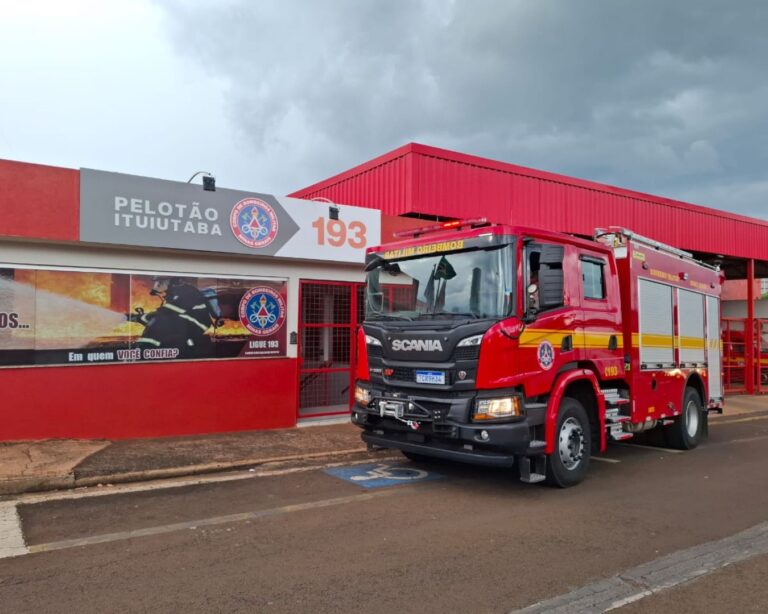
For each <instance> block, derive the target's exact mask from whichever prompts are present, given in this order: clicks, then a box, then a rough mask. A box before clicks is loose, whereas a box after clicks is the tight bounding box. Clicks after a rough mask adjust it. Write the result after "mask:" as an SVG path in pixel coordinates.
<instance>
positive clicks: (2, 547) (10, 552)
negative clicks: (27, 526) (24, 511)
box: [0, 501, 29, 559]
mask: <svg viewBox="0 0 768 614" xmlns="http://www.w3.org/2000/svg"><path fill="white" fill-rule="evenodd" d="M28 552H29V551H28V550H27V545H26V544H25V543H24V535H23V534H22V531H21V520H20V519H19V512H18V511H17V510H16V503H14V502H12V501H10V502H2V503H0V559H4V558H8V557H11V556H19V555H21V554H27V553H28Z"/></svg>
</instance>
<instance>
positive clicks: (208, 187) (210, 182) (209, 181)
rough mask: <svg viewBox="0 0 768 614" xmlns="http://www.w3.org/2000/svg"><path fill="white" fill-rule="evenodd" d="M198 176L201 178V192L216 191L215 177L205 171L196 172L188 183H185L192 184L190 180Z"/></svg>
mask: <svg viewBox="0 0 768 614" xmlns="http://www.w3.org/2000/svg"><path fill="white" fill-rule="evenodd" d="M198 175H202V176H203V190H205V191H206V192H215V191H216V177H214V176H213V174H212V173H209V172H207V171H197V172H196V173H195V174H194V175H192V176H191V177H190V178H189V181H187V183H192V180H193V179H194V178H195V177H197V176H198Z"/></svg>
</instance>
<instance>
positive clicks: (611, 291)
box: [352, 220, 723, 487]
mask: <svg viewBox="0 0 768 614" xmlns="http://www.w3.org/2000/svg"><path fill="white" fill-rule="evenodd" d="M366 270H367V287H366V298H365V302H366V312H365V321H364V323H363V325H362V326H361V327H360V329H359V331H358V367H357V374H356V377H357V381H356V386H355V404H354V406H353V409H352V421H353V423H355V424H356V425H358V426H359V427H360V428H361V429H362V438H363V440H364V441H365V442H367V443H368V445H369V446H372V447H383V448H395V449H399V450H402V452H403V454H405V456H407V457H408V458H410V459H412V460H416V461H421V460H425V459H428V458H430V457H432V458H442V459H451V460H457V461H464V462H469V463H476V464H484V465H496V466H503V467H507V466H508V467H512V466H515V465H516V466H517V467H518V468H519V473H520V477H521V479H522V480H523V481H525V482H539V481H544V480H546V481H547V482H548V483H549V484H551V485H554V486H559V487H566V486H571V485H574V484H577V483H578V482H580V481H581V480H582V479H584V477H585V474H586V472H587V470H588V468H589V462H590V456H591V455H595V454H599V453H602V452H604V451H605V449H606V444H607V442H608V440H614V441H621V440H625V439H629V438H631V437H633V435H635V434H637V433H640V432H642V431H646V430H650V429H654V428H655V429H660V430H662V431H663V435H664V437H665V440H666V445H669V446H673V447H676V448H682V449H689V448H693V447H695V446H697V445H698V444H699V443H700V442H701V441H702V439H703V438H704V437H705V436H706V433H707V416H708V412H709V411H722V402H723V391H722V382H721V345H720V309H719V307H720V305H719V296H720V290H721V285H722V276H721V274H720V272H719V270H718V269H717V268H716V267H713V266H710V265H707V264H705V263H702V262H698V261H696V260H694V259H693V257H692V256H691V254H688V253H687V252H684V251H682V250H678V249H676V248H673V247H670V246H666V245H663V244H661V243H658V242H655V241H653V240H651V239H647V238H644V237H641V236H639V235H636V234H634V233H632V232H630V231H627V230H624V229H621V228H608V229H605V230H598V231H596V233H595V238H594V240H586V239H582V238H578V237H574V236H570V235H565V234H558V233H552V232H547V231H542V230H535V229H530V228H519V227H514V226H507V225H488V224H486V223H485V220H468V221H466V222H448V223H446V224H437V225H434V226H430V227H427V228H423V229H418V230H415V231H411V236H409V237H408V238H407V239H405V240H403V241H399V242H396V243H392V244H389V245H384V246H381V247H377V248H372V249H369V250H368V253H367V256H366Z"/></svg>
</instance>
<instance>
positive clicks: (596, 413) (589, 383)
mask: <svg viewBox="0 0 768 614" xmlns="http://www.w3.org/2000/svg"><path fill="white" fill-rule="evenodd" d="M563 397H570V398H574V399H576V400H577V401H579V402H580V403H581V404H582V405H583V406H584V409H585V410H586V412H587V416H588V417H589V422H590V427H591V430H592V434H593V437H592V441H593V442H594V443H596V442H598V441H599V442H600V443H599V446H600V448H599V449H600V451H603V450H605V445H606V440H605V397H604V396H603V394H602V392H601V391H600V384H599V382H598V380H597V376H596V375H595V374H594V372H593V371H590V370H589V369H574V370H573V371H568V372H566V373H563V374H561V375H560V376H559V377H558V379H557V380H556V381H555V385H554V388H553V391H552V395H551V396H550V397H549V403H548V404H547V417H546V422H545V425H544V436H545V437H544V439H545V442H546V447H545V448H544V451H545V452H546V453H547V454H552V453H553V452H554V451H555V427H556V425H557V415H558V411H559V408H560V401H561V400H562V398H563ZM594 435H598V437H595V436H594ZM594 443H593V445H594Z"/></svg>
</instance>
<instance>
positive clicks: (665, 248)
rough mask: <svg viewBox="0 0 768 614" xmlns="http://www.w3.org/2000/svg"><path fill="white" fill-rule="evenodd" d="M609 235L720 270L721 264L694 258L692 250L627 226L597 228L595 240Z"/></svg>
mask: <svg viewBox="0 0 768 614" xmlns="http://www.w3.org/2000/svg"><path fill="white" fill-rule="evenodd" d="M609 235H621V236H622V237H626V238H627V239H630V240H631V241H634V242H636V243H641V244H643V245H646V246H648V247H652V248H654V249H657V250H659V251H661V252H667V253H668V254H672V255H673V256H679V257H680V258H684V259H686V260H691V261H693V262H695V263H696V264H699V265H701V266H703V267H706V268H708V269H712V270H713V271H719V270H720V267H719V266H715V265H712V264H708V263H706V262H702V261H701V260H697V259H696V258H694V256H693V254H692V253H691V252H686V251H685V250H682V249H678V248H677V247H672V246H671V245H667V244H666V243H661V242H660V241H656V240H655V239H649V238H648V237H644V236H643V235H639V234H637V233H636V232H632V231H631V230H627V229H626V228H622V227H621V226H609V227H608V228H596V229H595V240H597V239H600V238H601V237H605V236H609Z"/></svg>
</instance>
